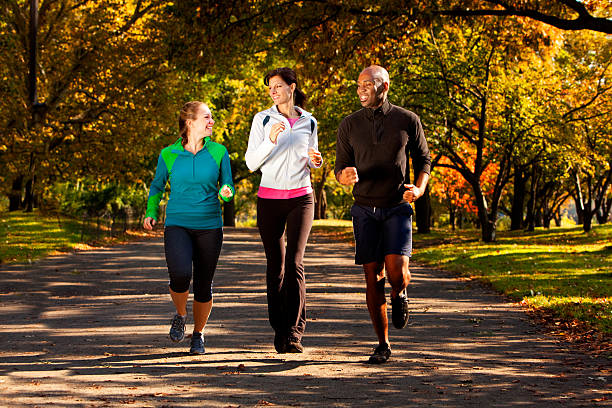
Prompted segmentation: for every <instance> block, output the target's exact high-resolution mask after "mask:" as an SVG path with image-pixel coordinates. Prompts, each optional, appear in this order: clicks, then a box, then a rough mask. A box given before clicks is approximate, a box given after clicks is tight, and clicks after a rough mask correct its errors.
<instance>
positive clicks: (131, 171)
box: [0, 0, 176, 209]
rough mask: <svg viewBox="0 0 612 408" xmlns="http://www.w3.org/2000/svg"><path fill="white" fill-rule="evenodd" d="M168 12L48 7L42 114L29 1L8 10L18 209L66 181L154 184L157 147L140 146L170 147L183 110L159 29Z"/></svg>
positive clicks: (7, 157) (148, 7)
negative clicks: (31, 61) (31, 81)
mask: <svg viewBox="0 0 612 408" xmlns="http://www.w3.org/2000/svg"><path fill="white" fill-rule="evenodd" d="M163 6H164V2H160V1H146V2H145V1H130V2H127V3H126V2H124V1H119V0H105V1H99V2H77V1H70V0H64V1H60V0H56V1H53V0H49V1H45V2H43V3H42V5H41V7H40V12H39V27H38V41H37V44H38V47H39V52H38V59H37V61H38V64H37V66H38V75H37V77H38V82H37V94H38V98H39V101H40V103H39V104H35V105H32V103H31V101H30V99H29V98H28V83H27V81H24V75H23V73H24V72H27V71H28V70H27V67H28V57H27V56H28V55H29V54H30V51H31V50H30V49H29V42H28V41H27V38H28V32H29V29H28V21H29V19H28V18H27V14H28V7H27V6H26V4H25V1H19V0H11V1H6V2H4V3H3V4H2V6H1V7H2V11H3V15H5V16H6V18H5V19H3V22H2V23H1V24H0V30H1V34H2V35H1V38H2V40H1V42H0V44H1V49H2V53H1V54H2V55H1V56H0V72H2V74H3V77H4V78H6V81H4V85H3V88H4V89H3V93H4V91H5V92H6V98H2V101H0V104H2V105H1V106H0V107H1V108H2V111H3V113H4V114H5V115H3V118H2V119H0V129H2V132H0V134H1V136H0V151H1V153H0V161H1V162H2V164H3V168H4V169H5V171H4V172H3V174H2V175H1V176H0V177H1V178H2V187H0V188H1V189H2V193H4V194H7V195H8V196H9V199H10V205H11V208H10V209H16V208H17V207H20V206H22V205H25V206H27V207H30V208H31V206H32V202H33V200H34V197H35V196H36V195H38V196H40V195H41V194H42V191H43V190H44V188H46V186H49V185H50V184H51V183H52V182H53V180H57V179H63V178H70V177H72V178H74V177H79V176H82V175H85V174H95V175H96V176H97V177H98V178H99V179H101V180H103V179H110V178H115V179H123V180H134V179H139V178H142V177H145V176H146V174H147V172H148V171H149V170H147V166H146V164H147V163H148V162H149V161H151V158H150V155H149V154H148V149H149V148H150V146H151V145H150V144H149V145H146V149H138V148H136V149H135V148H134V146H139V145H143V143H144V140H143V135H151V134H153V135H155V136H153V137H152V138H151V141H152V142H153V145H155V146H160V145H161V144H163V143H165V140H164V141H162V139H164V135H166V134H167V133H165V130H166V129H167V125H168V123H169V122H170V121H169V120H167V119H168V118H169V117H170V116H174V112H175V110H176V104H175V101H174V98H175V96H176V94H174V95H173V94H172V92H173V89H172V88H173V87H174V86H175V85H176V82H174V83H172V81H176V78H172V74H173V72H172V70H171V69H170V67H169V66H168V65H167V63H166V61H165V58H164V54H163V52H164V50H165V48H164V47H163V46H161V45H162V44H160V42H159V41H160V35H159V32H158V31H157V28H156V25H155V24H154V22H153V20H152V19H153V16H156V15H159V14H158V13H159V12H160V11H161V10H162V9H163ZM156 51H159V52H156ZM165 79H167V80H168V82H166V81H165ZM30 91H31V90H30ZM143 146H144V145H143ZM145 151H146V152H145ZM111 157H112V158H114V159H113V160H109V158H111ZM7 186H8V188H7ZM24 188H25V200H22V197H24Z"/></svg>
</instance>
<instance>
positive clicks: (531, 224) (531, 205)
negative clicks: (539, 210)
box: [527, 165, 538, 231]
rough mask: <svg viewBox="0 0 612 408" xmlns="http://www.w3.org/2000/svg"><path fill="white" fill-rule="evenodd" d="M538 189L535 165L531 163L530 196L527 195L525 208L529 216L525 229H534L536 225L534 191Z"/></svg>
mask: <svg viewBox="0 0 612 408" xmlns="http://www.w3.org/2000/svg"><path fill="white" fill-rule="evenodd" d="M537 191H538V175H537V166H535V165H533V167H532V172H531V188H530V197H529V204H528V206H529V208H528V210H527V214H528V217H529V220H528V221H529V222H528V224H527V231H535V226H536V216H537V214H536V192H537Z"/></svg>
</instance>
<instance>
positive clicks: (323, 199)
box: [314, 168, 327, 220]
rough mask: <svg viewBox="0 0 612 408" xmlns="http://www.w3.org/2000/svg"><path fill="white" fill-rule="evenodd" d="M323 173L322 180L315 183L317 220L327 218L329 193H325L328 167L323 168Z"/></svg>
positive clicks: (315, 212) (315, 217)
mask: <svg viewBox="0 0 612 408" xmlns="http://www.w3.org/2000/svg"><path fill="white" fill-rule="evenodd" d="M322 170H323V174H322V175H321V181H319V182H318V183H315V190H314V195H315V197H314V198H315V209H314V210H315V211H314V219H315V220H324V219H326V218H327V214H326V212H327V194H326V193H325V182H326V181H327V169H326V168H323V169H322Z"/></svg>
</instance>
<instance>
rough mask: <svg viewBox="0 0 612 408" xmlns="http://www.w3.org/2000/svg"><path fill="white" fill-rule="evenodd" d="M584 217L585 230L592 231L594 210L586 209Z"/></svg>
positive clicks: (583, 228) (583, 227) (583, 226)
mask: <svg viewBox="0 0 612 408" xmlns="http://www.w3.org/2000/svg"><path fill="white" fill-rule="evenodd" d="M583 218H584V220H583V221H584V222H583V223H582V230H583V231H584V232H590V231H591V228H592V227H593V211H591V210H587V209H585V211H584V215H583Z"/></svg>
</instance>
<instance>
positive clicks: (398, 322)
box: [391, 289, 408, 329]
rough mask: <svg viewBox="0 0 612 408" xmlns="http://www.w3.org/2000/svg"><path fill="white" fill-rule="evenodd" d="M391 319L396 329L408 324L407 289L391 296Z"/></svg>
mask: <svg viewBox="0 0 612 408" xmlns="http://www.w3.org/2000/svg"><path fill="white" fill-rule="evenodd" d="M391 321H392V322H393V326H394V327H395V328H396V329H403V328H404V327H406V325H407V324H408V297H407V296H406V289H404V291H403V292H402V293H400V294H399V295H397V296H396V297H394V298H391Z"/></svg>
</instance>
